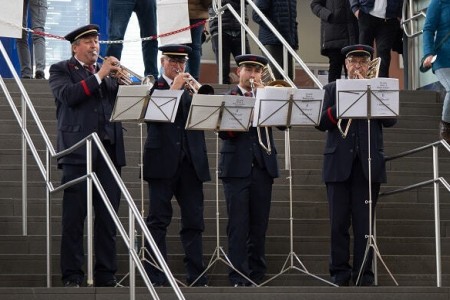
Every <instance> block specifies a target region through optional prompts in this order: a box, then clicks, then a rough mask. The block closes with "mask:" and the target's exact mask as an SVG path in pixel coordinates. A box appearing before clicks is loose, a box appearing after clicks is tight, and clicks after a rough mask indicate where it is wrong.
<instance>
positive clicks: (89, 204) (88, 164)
mask: <svg viewBox="0 0 450 300" xmlns="http://www.w3.org/2000/svg"><path fill="white" fill-rule="evenodd" d="M86 174H87V175H88V177H87V180H86V185H87V210H86V212H87V245H88V258H87V271H88V272H87V273H88V277H87V285H88V286H93V285H94V274H93V269H94V268H93V266H94V262H93V261H94V255H93V253H94V251H93V226H92V192H93V190H92V139H91V138H89V139H87V140H86Z"/></svg>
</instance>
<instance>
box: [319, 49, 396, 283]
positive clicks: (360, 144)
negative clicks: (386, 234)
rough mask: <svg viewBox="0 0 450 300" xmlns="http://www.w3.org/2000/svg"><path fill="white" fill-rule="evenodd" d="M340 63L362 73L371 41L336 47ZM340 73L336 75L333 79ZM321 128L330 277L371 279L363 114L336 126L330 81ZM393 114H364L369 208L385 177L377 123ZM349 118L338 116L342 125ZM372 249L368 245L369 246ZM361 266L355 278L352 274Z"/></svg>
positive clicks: (352, 73)
mask: <svg viewBox="0 0 450 300" xmlns="http://www.w3.org/2000/svg"><path fill="white" fill-rule="evenodd" d="M342 53H343V54H344V55H345V57H346V59H345V66H346V68H347V70H348V76H349V78H351V79H362V78H365V76H366V74H367V70H368V68H369V62H370V57H371V56H372V54H373V49H372V47H369V46H365V45H352V46H347V47H345V48H343V49H342ZM339 80H340V79H338V81H339ZM324 89H325V96H324V103H323V111H322V116H321V120H320V124H319V126H318V127H317V128H318V129H319V130H321V131H327V140H326V145H325V150H324V160H323V170H322V171H323V172H322V178H323V181H324V182H325V185H326V188H327V197H328V204H329V212H330V224H331V254H330V263H329V271H330V275H331V280H332V282H333V283H335V284H337V285H339V286H347V285H349V282H350V280H353V282H354V283H355V284H356V285H373V283H374V275H373V272H372V256H373V253H372V251H369V253H368V255H367V259H366V263H365V265H364V266H362V263H363V260H364V255H365V250H366V245H367V239H366V235H368V234H369V206H368V205H367V204H366V201H367V200H368V199H369V167H368V158H369V153H368V141H369V137H368V133H367V129H368V125H367V120H364V119H354V120H352V122H351V123H350V124H351V125H350V126H349V127H348V132H347V134H346V137H343V134H341V132H340V130H339V129H338V120H337V117H336V82H332V83H329V84H327V85H326V86H325V87H324ZM396 121H397V120H396V119H372V120H370V157H371V162H370V163H371V168H372V177H371V190H372V205H373V208H374V210H373V212H374V211H375V205H376V202H377V198H378V193H379V191H380V185H381V183H383V182H386V168H385V162H384V149H383V130H382V128H383V127H391V126H393V125H394V124H395V123H396ZM348 122H350V121H349V120H343V122H342V123H343V124H342V127H343V128H346V126H347V123H348ZM350 226H352V228H353V237H354V242H353V267H352V266H351V265H350V262H349V260H350V248H349V246H350V234H349V229H350ZM370 250H372V249H370ZM360 271H361V278H359V280H358V275H359V273H360Z"/></svg>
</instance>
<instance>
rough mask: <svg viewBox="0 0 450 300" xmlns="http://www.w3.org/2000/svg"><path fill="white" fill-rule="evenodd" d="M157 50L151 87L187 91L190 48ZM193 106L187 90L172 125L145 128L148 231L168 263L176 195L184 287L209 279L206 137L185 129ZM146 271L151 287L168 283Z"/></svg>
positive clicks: (150, 124) (152, 269)
mask: <svg viewBox="0 0 450 300" xmlns="http://www.w3.org/2000/svg"><path fill="white" fill-rule="evenodd" d="M159 50H161V51H162V57H161V65H162V67H163V70H164V72H163V74H162V75H161V76H160V77H159V78H158V81H157V82H156V83H155V85H154V87H153V88H154V89H166V90H168V89H173V90H180V89H185V84H186V81H187V80H189V78H191V76H190V75H189V73H184V68H185V66H186V61H187V59H188V54H189V53H190V52H191V48H190V47H187V46H184V45H166V46H161V47H159ZM191 101H192V95H191V91H190V90H187V89H185V91H184V93H183V95H182V96H181V99H180V104H179V106H178V111H177V115H176V118H175V122H174V123H158V122H148V123H147V140H146V142H145V149H144V170H143V173H144V179H145V180H146V181H147V182H148V186H149V195H150V205H149V213H148V216H147V226H148V228H149V230H150V232H151V234H152V236H153V238H154V239H155V242H156V244H157V245H158V248H159V250H160V251H161V254H162V255H163V256H164V258H165V259H166V260H167V247H166V232H167V227H168V226H169V224H170V221H171V219H172V204H171V200H172V197H173V196H175V199H176V200H177V202H178V205H179V206H180V212H181V230H180V237H181V242H182V244H183V248H184V252H185V258H184V262H185V266H186V272H187V278H186V279H187V283H188V284H189V285H191V284H194V285H196V286H204V285H206V284H207V278H206V276H205V275H202V273H203V272H204V270H205V267H204V264H203V246H202V234H203V230H204V220H203V182H205V181H209V180H211V177H210V174H209V165H208V158H207V151H206V144H205V135H204V132H203V131H198V130H185V129H184V128H185V124H186V121H187V118H188V113H189V108H190V106H191ZM147 248H148V245H147ZM145 267H146V270H147V273H148V275H149V277H150V280H151V281H152V283H153V285H154V286H162V285H166V284H167V278H166V277H165V275H164V274H163V273H162V272H161V271H160V270H158V269H157V268H155V267H153V266H152V265H150V264H146V265H145ZM200 275H201V277H200Z"/></svg>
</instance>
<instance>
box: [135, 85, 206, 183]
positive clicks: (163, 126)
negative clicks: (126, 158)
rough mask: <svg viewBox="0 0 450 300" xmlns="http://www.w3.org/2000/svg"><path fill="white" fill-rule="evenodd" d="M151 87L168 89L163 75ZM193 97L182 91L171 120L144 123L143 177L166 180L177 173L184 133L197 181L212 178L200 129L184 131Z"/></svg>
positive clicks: (203, 135) (203, 137)
mask: <svg viewBox="0 0 450 300" xmlns="http://www.w3.org/2000/svg"><path fill="white" fill-rule="evenodd" d="M154 88H156V89H162V90H168V89H169V88H170V87H169V85H168V84H167V82H166V81H165V79H164V78H163V77H160V78H158V81H157V82H156V83H155V86H154ZM191 102H192V97H191V96H190V95H189V93H188V92H187V91H185V92H184V93H183V95H182V96H181V99H180V104H179V106H178V112H179V113H177V116H176V119H175V122H174V123H160V122H147V140H146V141H145V146H144V170H143V172H144V179H145V180H150V179H168V178H172V177H173V176H174V175H175V173H176V172H177V170H178V168H179V164H180V159H181V157H182V154H181V152H182V151H183V148H182V144H183V135H185V137H186V139H187V147H188V149H189V150H188V151H189V153H188V155H189V157H190V159H191V162H192V165H193V166H194V169H195V172H196V173H197V176H198V178H199V180H200V181H202V182H205V181H208V180H211V176H210V174H209V164H208V157H207V150H206V143H205V134H204V132H203V131H201V130H185V129H184V128H185V124H186V120H187V118H188V114H189V108H190V107H191Z"/></svg>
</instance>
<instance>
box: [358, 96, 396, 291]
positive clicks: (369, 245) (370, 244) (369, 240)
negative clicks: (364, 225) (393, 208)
mask: <svg viewBox="0 0 450 300" xmlns="http://www.w3.org/2000/svg"><path fill="white" fill-rule="evenodd" d="M369 92H370V89H369V88H368V93H369ZM367 100H368V105H369V104H370V97H368V99H367ZM370 143H371V139H370V115H368V116H367V149H368V153H367V162H368V173H369V178H368V189H369V200H368V201H366V202H367V203H368V206H369V235H368V236H367V246H366V250H365V252H364V258H363V261H362V264H361V268H360V270H359V273H358V278H357V280H356V285H360V284H361V283H362V282H361V281H362V277H363V275H364V274H363V273H364V269H365V265H366V262H367V259H368V255H369V253H370V249H371V248H372V249H373V250H374V254H375V255H376V257H378V258H379V259H380V261H381V263H382V264H383V266H384V268H385V269H386V271H387V272H388V273H389V275H390V276H391V278H392V280H393V281H394V283H395V284H396V285H398V283H397V281H396V280H395V278H394V276H393V275H392V273H391V271H390V270H389V268H388V267H387V265H386V264H385V263H384V260H383V258H382V257H381V254H380V251H379V250H378V246H377V244H376V240H375V237H374V235H373V224H372V223H373V221H372V211H373V201H372V164H371V161H372V158H371V151H370V147H371V145H370Z"/></svg>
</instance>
